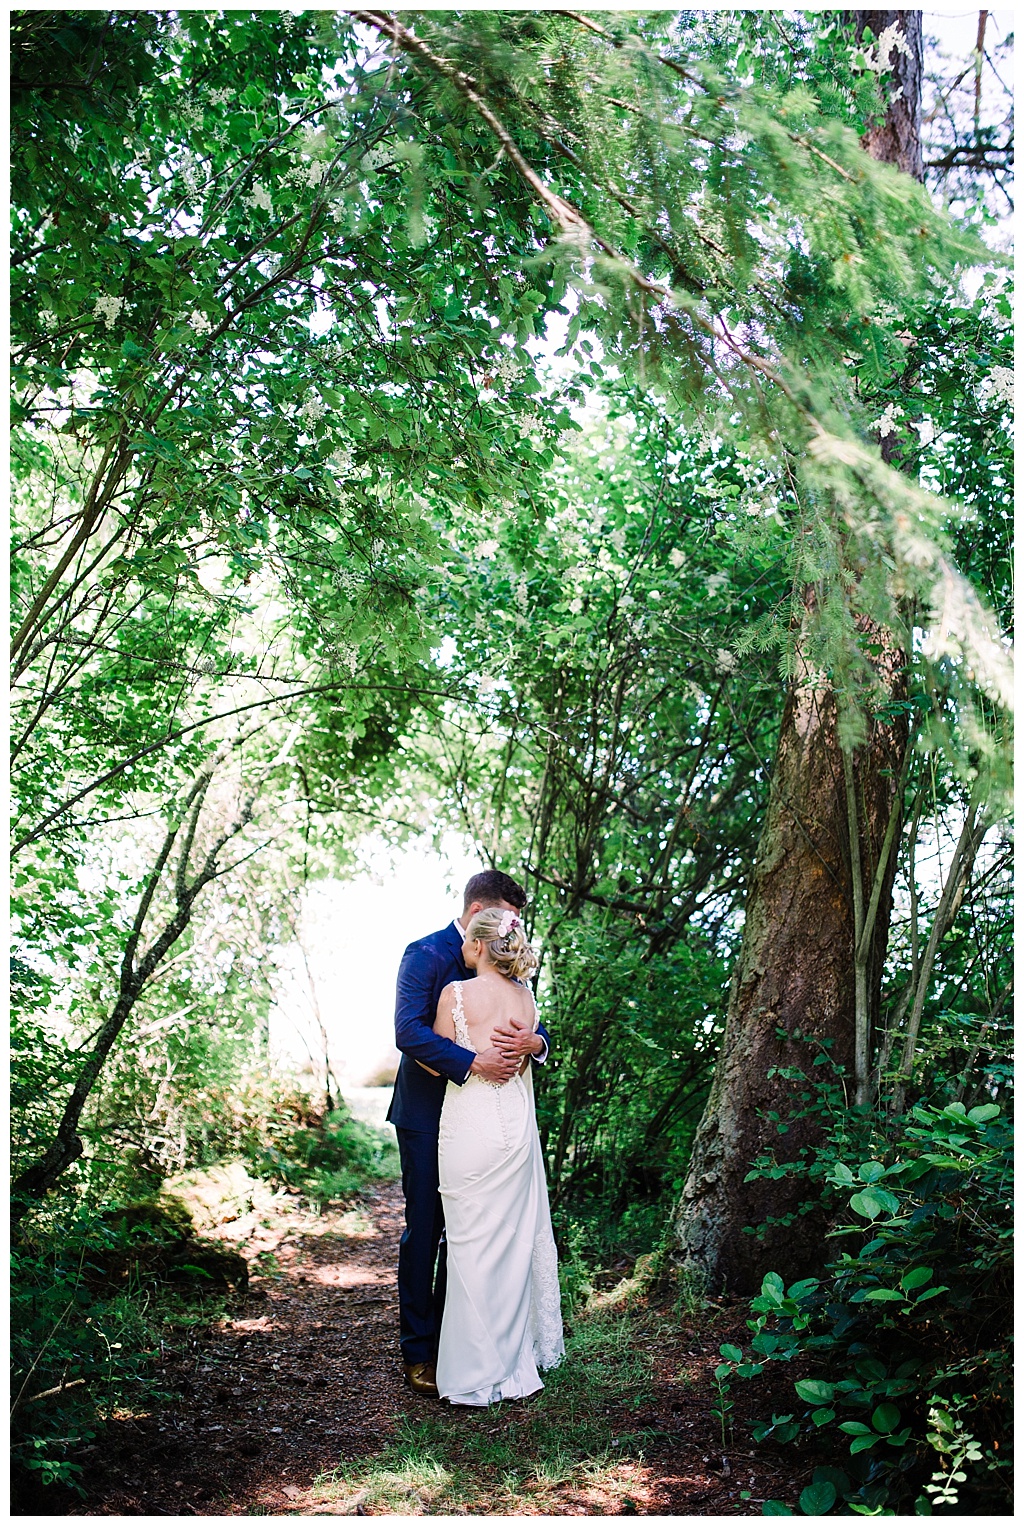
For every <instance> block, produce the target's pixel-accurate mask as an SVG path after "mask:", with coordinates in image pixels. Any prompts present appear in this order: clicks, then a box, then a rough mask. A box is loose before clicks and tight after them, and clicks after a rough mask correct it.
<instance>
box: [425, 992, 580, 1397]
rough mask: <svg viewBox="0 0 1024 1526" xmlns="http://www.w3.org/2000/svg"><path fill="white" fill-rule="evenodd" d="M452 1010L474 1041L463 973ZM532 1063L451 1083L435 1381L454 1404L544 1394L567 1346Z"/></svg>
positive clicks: (443, 1138) (461, 1034)
mask: <svg viewBox="0 0 1024 1526" xmlns="http://www.w3.org/2000/svg"><path fill="white" fill-rule="evenodd" d="M454 1015H455V1036H456V1042H457V1043H459V1044H461V1045H462V1047H463V1048H464V1049H473V1048H474V1046H473V1044H471V1043H470V1039H469V1031H468V1029H467V1027H466V1017H465V1013H464V1011H463V1006H462V982H461V981H456V982H455V1014H454ZM537 1021H538V1018H537V1011H536V1004H534V1027H536V1024H537ZM532 1068H533V1067H532V1066H531V1065H528V1066H527V1067H526V1071H525V1073H524V1074H523V1075H521V1076H520V1075H517V1076H514V1077H513V1078H512V1080H511V1081H508V1082H506V1084H505V1085H504V1086H496V1085H493V1084H492V1083H491V1082H489V1081H484V1080H482V1079H481V1077H479V1076H470V1078H469V1080H468V1081H466V1082H465V1083H464V1084H463V1085H462V1086H456V1085H455V1084H454V1083H453V1082H449V1083H448V1090H447V1091H446V1092H445V1099H444V1107H443V1110H442V1112H441V1130H440V1135H439V1139H438V1168H439V1173H440V1180H441V1197H442V1200H443V1202H444V1222H445V1237H446V1239H447V1241H448V1290H447V1293H446V1294H445V1303H444V1318H443V1320H442V1322H441V1338H440V1345H439V1348H438V1354H437V1387H438V1392H439V1393H440V1395H441V1397H442V1398H443V1399H450V1400H451V1402H452V1403H453V1404H471V1405H487V1404H494V1403H496V1402H497V1401H498V1400H499V1399H517V1398H524V1397H525V1396H526V1395H527V1394H533V1393H536V1392H537V1391H538V1390H539V1389H541V1388H543V1387H544V1384H543V1383H542V1382H541V1380H540V1376H539V1374H538V1371H537V1369H538V1367H555V1366H557V1364H558V1363H559V1362H560V1361H561V1359H562V1356H563V1353H564V1350H565V1348H564V1345H563V1343H562V1310H561V1302H560V1298H559V1291H558V1262H557V1257H556V1254H555V1241H554V1237H553V1235H552V1233H551V1213H550V1210H549V1208H548V1191H547V1182H546V1181H545V1178H544V1158H543V1156H542V1154H541V1148H540V1137H539V1135H538V1133H537V1115H536V1112H535V1110H534V1102H533V1075H532V1073H531V1072H532Z"/></svg>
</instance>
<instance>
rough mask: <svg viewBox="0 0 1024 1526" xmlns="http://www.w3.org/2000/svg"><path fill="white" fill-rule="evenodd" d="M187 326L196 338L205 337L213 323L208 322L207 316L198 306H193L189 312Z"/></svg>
mask: <svg viewBox="0 0 1024 1526" xmlns="http://www.w3.org/2000/svg"><path fill="white" fill-rule="evenodd" d="M188 326H189V328H190V329H191V330H192V332H193V333H194V334H195V336H196V338H197V339H205V338H206V335H207V334H208V333H210V331H211V329H212V328H213V324H212V323H211V322H210V320H209V318H208V317H207V316H206V314H205V313H204V312H202V311H201V309H200V308H198V307H197V308H194V309H193V310H192V312H190V313H189V315H188Z"/></svg>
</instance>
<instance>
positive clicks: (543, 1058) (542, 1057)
mask: <svg viewBox="0 0 1024 1526" xmlns="http://www.w3.org/2000/svg"><path fill="white" fill-rule="evenodd" d="M537 1032H538V1033H539V1034H540V1036H541V1038H542V1039H543V1040H544V1051H543V1053H542V1054H533V1055H531V1056H530V1058H531V1060H532V1061H533V1063H534V1064H535V1065H544V1064H546V1063H547V1058H548V1055H549V1054H550V1053H551V1035H550V1034H549V1033H548V1030H547V1029H546V1028H545V1026H544V1024H543V1023H538V1024H537Z"/></svg>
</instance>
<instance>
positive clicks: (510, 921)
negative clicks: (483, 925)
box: [498, 911, 523, 938]
mask: <svg viewBox="0 0 1024 1526" xmlns="http://www.w3.org/2000/svg"><path fill="white" fill-rule="evenodd" d="M522 925H523V924H522V923H521V922H520V920H519V918H518V917H517V916H516V914H515V912H514V911H504V912H502V914H501V921H500V922H499V923H498V937H499V938H507V937H508V935H509V933H510V932H511V931H512V929H513V927H522Z"/></svg>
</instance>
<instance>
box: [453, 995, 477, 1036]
mask: <svg viewBox="0 0 1024 1526" xmlns="http://www.w3.org/2000/svg"><path fill="white" fill-rule="evenodd" d="M454 989H455V1037H456V1040H457V1041H458V1042H459V1043H460V1044H461V1045H462V1047H463V1049H472V1048H473V1045H472V1044H471V1043H470V1042H469V1029H468V1028H467V1027H466V1014H465V1012H464V1011H463V1010H462V981H461V980H456V981H455V983H454Z"/></svg>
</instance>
